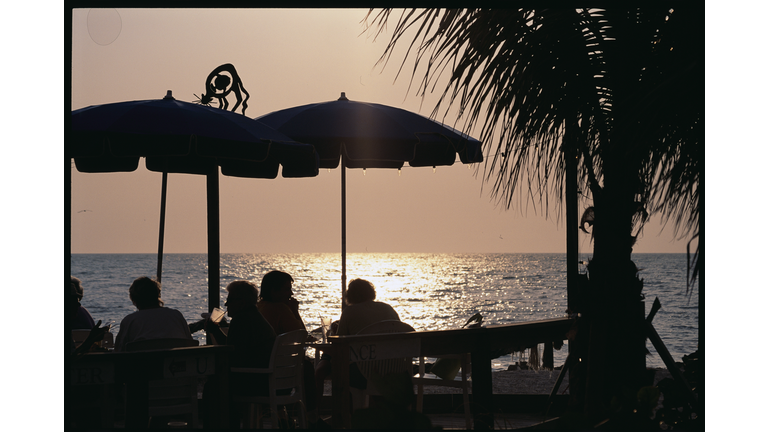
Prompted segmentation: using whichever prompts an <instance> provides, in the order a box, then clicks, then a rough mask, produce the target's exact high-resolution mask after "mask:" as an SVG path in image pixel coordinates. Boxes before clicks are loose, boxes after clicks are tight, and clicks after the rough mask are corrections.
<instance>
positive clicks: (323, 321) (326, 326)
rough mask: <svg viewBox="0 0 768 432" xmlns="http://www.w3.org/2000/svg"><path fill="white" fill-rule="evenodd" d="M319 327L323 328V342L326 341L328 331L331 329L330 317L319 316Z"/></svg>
mask: <svg viewBox="0 0 768 432" xmlns="http://www.w3.org/2000/svg"><path fill="white" fill-rule="evenodd" d="M320 327H322V329H323V343H328V333H329V332H330V331H331V319H330V318H323V317H320Z"/></svg>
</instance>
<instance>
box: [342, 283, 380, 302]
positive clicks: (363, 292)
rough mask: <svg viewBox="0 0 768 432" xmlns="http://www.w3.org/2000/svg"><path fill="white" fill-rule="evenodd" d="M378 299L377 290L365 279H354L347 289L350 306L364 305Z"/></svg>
mask: <svg viewBox="0 0 768 432" xmlns="http://www.w3.org/2000/svg"><path fill="white" fill-rule="evenodd" d="M375 299H376V289H375V288H374V287H373V284H372V283H370V282H368V281H367V280H365V279H353V280H352V281H351V282H350V283H349V287H348V288H347V294H346V300H347V303H348V304H351V305H353V304H357V303H362V302H364V301H367V300H375Z"/></svg>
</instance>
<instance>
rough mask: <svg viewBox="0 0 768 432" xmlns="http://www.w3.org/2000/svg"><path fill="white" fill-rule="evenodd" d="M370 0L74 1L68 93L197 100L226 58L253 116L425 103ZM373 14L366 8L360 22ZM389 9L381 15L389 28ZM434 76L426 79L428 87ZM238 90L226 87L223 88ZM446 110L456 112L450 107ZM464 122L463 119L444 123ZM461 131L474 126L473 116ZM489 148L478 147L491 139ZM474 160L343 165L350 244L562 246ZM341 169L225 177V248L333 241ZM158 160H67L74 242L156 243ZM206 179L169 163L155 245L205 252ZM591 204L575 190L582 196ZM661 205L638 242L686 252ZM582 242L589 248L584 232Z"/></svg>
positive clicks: (352, 248) (426, 109) (331, 245)
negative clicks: (331, 105) (231, 1)
mask: <svg viewBox="0 0 768 432" xmlns="http://www.w3.org/2000/svg"><path fill="white" fill-rule="evenodd" d="M366 13H367V11H366V10H364V9H351V10H350V9H346V10H333V9H323V10H274V9H272V10H269V9H257V10H184V9H148V10H135V9H133V10H132V9H117V10H116V11H115V10H90V9H76V10H75V11H74V15H73V18H72V23H73V24H72V30H73V36H72V40H73V44H72V46H73V49H72V99H71V100H72V106H71V109H73V110H74V109H79V108H83V107H86V106H90V105H98V104H106V103H113V102H121V101H129V100H144V99H159V98H162V97H163V96H164V95H165V93H166V91H167V90H172V91H173V95H174V97H175V98H176V99H179V100H184V101H188V102H193V101H195V100H196V97H195V95H198V96H199V95H200V94H201V93H203V92H204V81H205V78H206V77H207V75H208V73H210V72H211V71H212V70H213V69H214V68H216V67H217V66H219V65H221V64H224V63H232V64H233V65H234V66H235V67H236V68H237V71H238V72H239V75H240V77H241V79H242V81H243V84H244V86H245V88H246V89H247V90H248V92H249V93H250V100H249V101H248V104H249V105H248V109H247V111H246V115H247V116H248V117H252V118H254V117H258V116H260V115H263V114H267V113H270V112H272V111H276V110H280V109H284V108H289V107H292V106H296V105H304V104H309V103H316V102H325V101H331V100H335V99H337V98H338V97H339V95H340V93H341V92H346V95H347V97H348V98H350V99H351V100H356V101H362V102H374V103H380V104H386V105H392V106H396V107H400V108H403V109H407V110H410V111H414V112H418V113H420V114H422V115H430V113H431V111H432V109H433V107H434V105H435V102H436V96H435V95H428V96H427V97H426V98H425V99H424V100H422V99H421V98H420V97H419V96H418V95H417V94H416V87H417V85H418V79H419V78H420V77H421V75H418V76H417V79H416V83H414V85H413V87H412V88H411V89H410V90H409V89H408V86H409V83H410V70H411V67H412V63H408V65H407V66H406V67H405V68H404V71H403V73H402V74H401V75H400V77H399V78H397V80H395V76H396V74H397V71H398V67H399V65H400V62H401V61H402V59H403V54H404V51H403V49H404V48H405V47H406V46H407V44H403V46H402V47H401V48H402V49H401V50H400V51H398V52H396V53H395V55H394V56H393V58H392V60H391V61H390V63H389V64H388V65H386V66H385V67H383V68H382V67H381V66H378V67H377V66H375V65H376V62H377V60H378V59H379V57H380V56H381V54H382V53H383V51H384V47H385V45H386V43H387V42H388V41H389V36H390V33H389V32H387V33H385V34H383V35H381V36H379V37H378V39H377V40H375V41H374V38H373V35H374V33H373V32H366V31H365V26H364V24H363V23H361V21H362V20H363V19H364V18H365V16H366ZM370 21H371V20H369V22H370ZM392 26H394V23H390V29H391V27H392ZM439 90H441V88H440V87H438V89H437V90H436V93H438V94H439ZM231 100H232V101H234V98H231ZM444 121H445V122H446V123H448V124H451V125H454V124H453V123H454V122H455V121H456V113H455V111H451V112H449V113H448V115H447V116H446V117H445V119H444ZM455 126H456V127H457V128H461V127H462V126H463V123H458V124H456V125H455ZM471 134H472V135H473V136H475V137H478V135H479V130H476V129H475V130H472V131H471ZM486 155H487V152H486ZM483 172H484V167H483V164H477V165H475V166H471V167H467V166H465V165H462V164H461V163H457V164H456V165H454V166H452V167H438V168H437V169H436V171H435V172H433V170H432V169H431V168H410V167H408V166H407V164H406V167H404V168H403V170H402V173H400V175H398V172H397V171H396V170H376V169H369V170H367V171H366V172H365V175H364V174H363V171H361V170H348V173H347V247H348V251H349V252H366V251H368V252H477V253H484V252H488V253H490V252H565V225H564V223H563V220H562V218H560V219H558V215H557V213H555V212H554V211H552V210H551V209H550V214H549V215H548V217H545V215H544V214H543V212H542V209H541V207H540V206H538V204H537V205H534V204H533V203H531V202H530V201H527V200H526V199H525V196H522V198H519V197H518V199H516V200H515V201H514V204H513V208H511V209H505V208H504V207H503V206H501V205H497V200H495V199H494V198H493V197H492V195H491V185H490V184H488V183H484V182H483V181H482V176H483ZM340 178H341V176H340V170H339V169H334V170H331V171H330V172H329V171H328V170H321V172H320V174H319V176H317V177H315V178H303V179H283V178H282V177H278V178H277V179H275V180H263V179H241V178H233V177H226V176H221V177H220V193H221V204H220V208H221V250H222V252H224V253H227V252H263V253H273V252H338V251H340V250H341V246H340V233H341V222H340V220H341V208H340V207H341V204H340V202H341V201H340V200H341V199H340ZM160 191H161V174H160V173H155V172H150V171H147V170H146V169H145V168H144V166H143V161H142V162H141V164H140V167H139V169H138V170H137V171H136V172H132V173H119V174H118V173H108V174H87V173H80V172H78V171H77V170H76V169H74V168H73V169H72V252H73V253H112V252H129V253H138V252H155V251H156V250H157V237H158V221H159V214H160ZM205 202H206V201H205V178H204V177H203V176H194V175H185V174H171V175H170V176H169V187H168V205H167V213H166V218H167V219H166V221H167V222H166V234H165V252H168V253H184V252H205V251H206V212H205ZM586 205H589V203H588V202H582V205H581V208H582V209H583V208H584V207H585V206H586ZM660 232H661V225H660V223H659V218H658V217H653V218H652V219H651V222H650V223H649V224H648V225H647V226H646V228H645V230H644V232H643V235H642V238H640V240H639V241H638V244H637V246H636V247H635V252H639V253H642V252H685V245H686V242H685V241H674V233H673V230H672V227H671V226H668V227H666V228H665V230H664V231H663V232H661V233H660ZM580 250H581V251H582V252H589V251H591V243H590V239H589V237H588V236H586V235H583V234H582V235H580Z"/></svg>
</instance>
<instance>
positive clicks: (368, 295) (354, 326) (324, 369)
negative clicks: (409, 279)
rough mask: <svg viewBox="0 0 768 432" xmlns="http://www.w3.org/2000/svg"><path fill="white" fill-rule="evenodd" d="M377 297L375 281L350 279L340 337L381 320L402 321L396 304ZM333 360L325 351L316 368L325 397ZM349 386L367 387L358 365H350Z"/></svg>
mask: <svg viewBox="0 0 768 432" xmlns="http://www.w3.org/2000/svg"><path fill="white" fill-rule="evenodd" d="M375 299H376V289H375V288H374V287H373V284H372V283H371V282H369V281H367V280H365V279H354V280H352V281H351V282H349V287H348V288H347V292H346V294H345V296H344V301H345V303H346V304H347V307H346V308H344V310H343V311H342V312H341V318H340V319H339V324H338V328H337V329H336V330H335V331H334V333H335V334H337V335H339V336H345V335H354V334H357V333H358V332H359V331H360V330H362V329H364V328H366V327H368V326H369V325H371V324H374V323H377V322H379V321H384V320H398V321H400V316H399V315H398V314H397V312H396V311H395V310H394V309H393V308H392V306H390V305H388V304H386V303H383V302H377V301H374V300H375ZM330 360H331V359H330V356H328V355H327V354H323V356H322V357H321V359H320V362H319V363H318V364H317V367H316V368H315V387H316V388H317V389H318V391H319V394H320V396H322V391H323V385H324V381H325V378H326V377H328V376H329V375H331V371H332V368H331V363H330ZM349 385H350V386H352V387H355V388H362V389H364V388H366V386H367V380H366V379H365V377H364V376H363V375H362V374H361V373H360V370H358V369H357V365H355V364H351V365H350V369H349Z"/></svg>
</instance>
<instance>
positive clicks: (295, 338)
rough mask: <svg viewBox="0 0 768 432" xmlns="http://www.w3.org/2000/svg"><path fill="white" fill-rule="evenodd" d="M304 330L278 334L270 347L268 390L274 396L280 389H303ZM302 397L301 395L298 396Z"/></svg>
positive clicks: (305, 335) (305, 334)
mask: <svg viewBox="0 0 768 432" xmlns="http://www.w3.org/2000/svg"><path fill="white" fill-rule="evenodd" d="M306 340H307V331H306V330H295V331H291V332H288V333H283V334H281V335H278V336H277V338H276V339H275V345H274V347H273V348H272V357H271V358H270V360H269V368H270V369H272V373H271V374H270V376H269V379H270V385H269V391H270V393H271V395H272V396H276V394H277V393H278V392H281V391H282V390H297V391H303V388H304V386H303V382H304V381H303V379H304V365H303V361H304V342H306ZM300 397H301V398H302V399H303V398H304V396H303V395H301V396H300Z"/></svg>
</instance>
